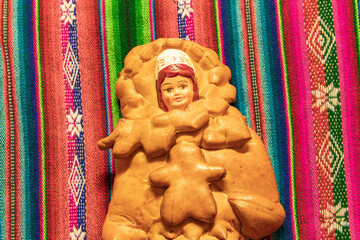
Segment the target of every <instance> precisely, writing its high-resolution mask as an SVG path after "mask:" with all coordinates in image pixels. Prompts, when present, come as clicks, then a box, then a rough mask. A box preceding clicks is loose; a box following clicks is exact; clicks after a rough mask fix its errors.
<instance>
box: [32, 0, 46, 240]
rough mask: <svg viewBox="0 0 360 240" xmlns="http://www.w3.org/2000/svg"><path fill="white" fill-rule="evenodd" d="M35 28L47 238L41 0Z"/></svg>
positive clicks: (44, 235)
mask: <svg viewBox="0 0 360 240" xmlns="http://www.w3.org/2000/svg"><path fill="white" fill-rule="evenodd" d="M35 11H36V13H35V14H36V16H35V21H36V22H35V28H36V49H37V52H36V54H37V63H36V64H37V71H38V72H37V75H38V91H39V96H38V101H39V111H40V117H41V119H40V123H39V124H40V128H41V150H42V151H41V153H40V154H41V156H40V157H41V171H42V182H41V183H40V185H41V188H42V196H41V199H40V201H41V203H42V209H40V211H41V212H42V213H43V219H42V221H43V222H42V225H43V228H42V229H40V231H41V230H42V231H43V239H47V238H48V235H47V205H46V193H47V191H46V181H47V179H46V152H45V151H46V149H45V118H44V116H45V114H44V100H43V82H42V69H41V50H40V46H41V45H40V20H39V19H40V18H39V0H36V1H35Z"/></svg>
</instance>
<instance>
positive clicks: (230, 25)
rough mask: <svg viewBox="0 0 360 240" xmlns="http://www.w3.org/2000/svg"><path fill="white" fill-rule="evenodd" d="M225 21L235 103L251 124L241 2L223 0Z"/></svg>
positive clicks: (225, 43)
mask: <svg viewBox="0 0 360 240" xmlns="http://www.w3.org/2000/svg"><path fill="white" fill-rule="evenodd" d="M221 14H222V21H223V31H224V32H223V35H226V36H222V37H223V39H224V46H225V49H224V54H225V63H226V65H227V66H228V67H230V69H231V75H232V78H231V83H232V85H234V86H235V87H236V89H237V93H236V101H235V102H234V103H233V106H235V107H236V108H237V109H239V110H240V112H241V113H242V114H243V115H244V116H245V117H246V119H247V124H249V125H250V110H249V99H248V89H247V82H246V71H245V56H244V45H243V40H242V39H243V36H242V31H241V29H242V27H241V26H242V22H241V15H240V3H239V1H237V0H221Z"/></svg>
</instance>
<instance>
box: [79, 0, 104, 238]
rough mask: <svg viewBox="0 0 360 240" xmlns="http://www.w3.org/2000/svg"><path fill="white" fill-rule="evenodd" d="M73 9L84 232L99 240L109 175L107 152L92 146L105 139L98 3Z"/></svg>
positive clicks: (92, 2)
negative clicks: (81, 129)
mask: <svg viewBox="0 0 360 240" xmlns="http://www.w3.org/2000/svg"><path fill="white" fill-rule="evenodd" d="M90 9H91V10H92V11H94V12H93V13H92V12H89V10H90ZM77 10H78V11H79V13H81V14H78V15H77V22H78V28H77V30H78V35H79V36H81V37H80V38H79V39H78V43H79V62H80V66H81V68H80V75H81V89H82V106H83V118H84V131H85V133H84V136H85V160H86V163H85V168H86V171H85V172H86V175H85V176H86V232H87V238H88V239H100V238H101V229H102V225H103V223H104V221H105V216H106V212H107V205H108V200H109V195H108V191H109V189H108V177H109V172H108V168H107V152H106V151H100V150H99V149H98V147H97V145H96V143H97V141H99V140H100V139H101V138H103V137H105V136H106V112H105V110H104V106H105V103H104V93H103V79H102V78H103V72H102V62H101V51H100V50H101V49H100V47H99V46H100V45H101V42H100V31H99V30H100V26H99V21H100V19H99V16H98V14H97V12H98V3H97V2H94V1H87V0H83V1H78V2H77Z"/></svg>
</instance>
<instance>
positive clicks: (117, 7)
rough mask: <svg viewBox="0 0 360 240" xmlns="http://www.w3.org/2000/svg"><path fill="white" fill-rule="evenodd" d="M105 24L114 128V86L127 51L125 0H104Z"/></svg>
mask: <svg viewBox="0 0 360 240" xmlns="http://www.w3.org/2000/svg"><path fill="white" fill-rule="evenodd" d="M105 22H106V42H107V58H108V63H109V77H110V91H111V108H112V114H113V123H112V124H113V126H114V127H115V126H116V124H117V122H118V120H119V118H120V117H121V113H120V104H119V100H118V99H117V97H116V95H115V86H116V81H117V78H118V75H119V73H120V71H121V69H122V68H123V66H124V64H123V62H124V59H125V56H126V54H127V53H128V51H129V46H128V40H127V39H128V36H127V32H128V29H127V22H126V3H125V0H120V1H116V0H106V1H105Z"/></svg>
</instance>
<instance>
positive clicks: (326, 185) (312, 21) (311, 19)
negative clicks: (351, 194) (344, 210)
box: [304, 1, 336, 239]
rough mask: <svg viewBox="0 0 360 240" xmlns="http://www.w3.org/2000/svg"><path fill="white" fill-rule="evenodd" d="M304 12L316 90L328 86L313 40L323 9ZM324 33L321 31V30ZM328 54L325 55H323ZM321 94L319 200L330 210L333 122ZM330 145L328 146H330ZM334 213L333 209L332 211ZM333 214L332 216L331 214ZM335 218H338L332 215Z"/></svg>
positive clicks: (329, 235) (317, 116)
mask: <svg viewBox="0 0 360 240" xmlns="http://www.w3.org/2000/svg"><path fill="white" fill-rule="evenodd" d="M304 15H305V32H306V37H307V39H308V44H307V49H308V57H309V68H310V79H311V90H312V91H316V90H318V88H319V85H321V86H324V87H326V76H325V66H324V64H323V63H322V62H321V61H320V60H319V57H318V56H317V55H316V54H320V52H316V48H314V46H312V45H311V42H312V41H311V40H312V39H313V37H315V36H316V35H315V33H316V31H314V30H316V28H317V27H318V26H319V25H318V24H320V22H319V10H318V5H317V1H314V2H305V3H304ZM319 33H320V32H319ZM322 58H324V56H322ZM316 101H317V98H316V96H315V95H314V94H313V97H312V104H313V108H312V115H313V119H314V133H315V148H316V155H317V174H318V181H319V183H318V187H319V198H320V199H319V202H320V211H326V210H327V209H328V208H329V206H334V196H333V188H332V181H331V162H330V148H329V141H330V139H329V136H328V132H329V122H328V114H327V110H326V109H325V110H323V111H321V109H320V108H319V107H316V106H315V104H316ZM326 146H327V147H326ZM329 214H330V212H329ZM330 217H331V216H330ZM327 218H329V216H327V217H325V216H324V214H320V220H321V222H322V223H325V222H327V221H329V220H328V219H327ZM331 218H334V216H332V217H331ZM321 231H322V237H323V238H326V239H335V237H336V235H335V231H331V232H329V231H328V228H327V227H323V228H322V229H321Z"/></svg>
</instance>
